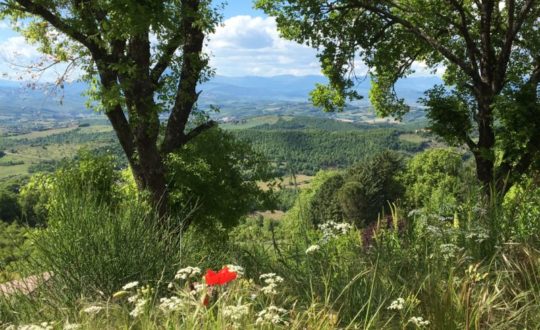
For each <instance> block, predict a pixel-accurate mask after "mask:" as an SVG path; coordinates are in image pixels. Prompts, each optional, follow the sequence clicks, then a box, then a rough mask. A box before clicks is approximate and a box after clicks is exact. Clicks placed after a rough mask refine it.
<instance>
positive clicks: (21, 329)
mask: <svg viewBox="0 0 540 330" xmlns="http://www.w3.org/2000/svg"><path fill="white" fill-rule="evenodd" d="M52 329H53V325H52V323H48V322H42V323H41V324H21V325H19V326H14V325H11V326H9V327H7V328H6V330H52Z"/></svg>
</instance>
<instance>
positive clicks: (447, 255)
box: [439, 243, 460, 261]
mask: <svg viewBox="0 0 540 330" xmlns="http://www.w3.org/2000/svg"><path fill="white" fill-rule="evenodd" d="M439 248H440V249H441V254H442V257H443V258H444V260H446V261H448V260H449V259H452V258H454V257H455V256H456V253H457V252H459V250H460V249H459V247H457V246H456V245H455V244H452V243H449V244H441V245H440V246H439Z"/></svg>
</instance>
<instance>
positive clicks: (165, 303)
mask: <svg viewBox="0 0 540 330" xmlns="http://www.w3.org/2000/svg"><path fill="white" fill-rule="evenodd" d="M159 302H160V304H159V309H161V310H162V311H164V312H165V313H171V312H175V311H178V310H180V309H181V308H182V307H183V306H184V301H183V300H182V299H180V298H179V297H170V298H161V299H160V300H159Z"/></svg>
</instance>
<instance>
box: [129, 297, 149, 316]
mask: <svg viewBox="0 0 540 330" xmlns="http://www.w3.org/2000/svg"><path fill="white" fill-rule="evenodd" d="M147 303H148V300H146V299H139V300H137V302H136V303H135V308H134V309H133V310H132V311H131V312H130V313H129V315H131V316H132V317H135V318H136V317H139V316H140V315H141V314H143V313H144V310H145V307H146V304H147Z"/></svg>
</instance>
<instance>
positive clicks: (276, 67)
mask: <svg viewBox="0 0 540 330" xmlns="http://www.w3.org/2000/svg"><path fill="white" fill-rule="evenodd" d="M223 14H224V22H223V24H222V25H221V26H219V27H218V28H217V30H216V33H215V34H214V35H212V36H209V44H208V49H207V51H209V52H210V53H211V55H212V62H211V64H212V66H213V67H214V68H215V69H216V71H217V74H218V75H223V76H275V75H282V74H292V75H319V74H320V66H319V63H318V61H317V58H316V57H315V51H314V50H313V49H311V48H309V47H307V46H302V45H298V44H296V43H294V42H291V41H286V40H284V39H282V38H280V37H279V33H278V32H277V28H276V23H275V21H274V19H272V18H270V17H267V16H266V15H265V14H264V13H263V12H262V11H258V10H254V9H253V8H252V0H229V1H228V4H227V6H226V7H225V10H224V12H223ZM38 56H39V53H38V52H37V51H36V50H35V48H34V47H33V46H31V45H28V44H27V43H26V42H25V40H24V38H23V37H22V36H20V35H18V34H17V33H15V32H14V31H12V29H11V28H10V26H9V24H8V23H7V22H2V21H0V72H1V73H3V74H4V73H8V74H9V76H4V78H8V77H14V76H16V74H15V72H14V71H17V70H18V69H16V68H15V67H14V66H13V64H15V63H16V62H18V61H20V60H25V61H29V60H31V59H33V58H36V57H38ZM49 76H51V77H52V76H54V74H53V73H52V72H51V74H50V75H49Z"/></svg>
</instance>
